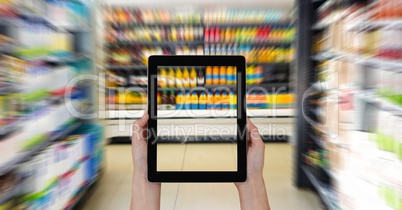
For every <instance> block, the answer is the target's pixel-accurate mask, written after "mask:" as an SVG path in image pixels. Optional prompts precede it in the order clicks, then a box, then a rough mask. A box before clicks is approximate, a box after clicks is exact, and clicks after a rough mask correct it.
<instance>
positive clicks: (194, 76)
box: [190, 67, 197, 88]
mask: <svg viewBox="0 0 402 210" xmlns="http://www.w3.org/2000/svg"><path fill="white" fill-rule="evenodd" d="M190 87H192V88H194V87H197V72H196V71H195V68H194V67H192V68H191V72H190Z"/></svg>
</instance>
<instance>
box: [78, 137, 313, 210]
mask: <svg viewBox="0 0 402 210" xmlns="http://www.w3.org/2000/svg"><path fill="white" fill-rule="evenodd" d="M130 146H131V145H122V144H118V145H108V146H107V147H106V154H105V155H106V157H105V159H106V160H105V161H106V167H105V170H104V172H103V175H102V177H101V179H100V180H99V182H98V183H97V185H96V187H95V188H94V189H93V191H92V193H91V194H90V195H89V196H87V198H86V199H87V200H86V201H85V202H84V205H83V208H82V209H84V210H99V209H102V210H108V209H129V207H130V196H131V175H132V170H133V167H132V163H131V150H130V149H131V148H130ZM228 152H230V151H228ZM187 154H192V153H189V152H188V151H187ZM292 157H293V146H291V145H289V144H284V143H283V144H282V143H271V144H269V143H268V144H266V147H265V167H264V179H265V184H266V188H267V192H268V198H269V202H270V205H271V209H309V210H314V209H320V207H321V205H320V202H319V200H318V198H317V196H316V195H315V193H314V192H312V191H310V190H302V189H297V188H296V187H294V186H293V181H292V173H293V171H292V164H293V163H292V162H293V160H292ZM188 209H192V210H204V209H208V210H214V209H216V210H218V209H219V210H226V209H228V210H240V205H239V199H238V194H237V190H236V188H235V186H234V185H233V184H196V183H194V184H188V183H186V184H178V183H169V184H162V196H161V210H188Z"/></svg>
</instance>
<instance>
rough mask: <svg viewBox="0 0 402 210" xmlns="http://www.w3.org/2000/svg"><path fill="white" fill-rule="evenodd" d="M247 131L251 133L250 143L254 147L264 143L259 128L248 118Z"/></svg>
mask: <svg viewBox="0 0 402 210" xmlns="http://www.w3.org/2000/svg"><path fill="white" fill-rule="evenodd" d="M247 130H248V132H249V135H250V143H251V144H252V145H254V144H258V143H260V142H262V139H261V135H260V132H259V131H258V128H257V127H256V126H255V125H254V124H253V123H252V122H251V120H250V119H248V118H247Z"/></svg>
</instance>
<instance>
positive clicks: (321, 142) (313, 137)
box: [309, 133, 328, 150]
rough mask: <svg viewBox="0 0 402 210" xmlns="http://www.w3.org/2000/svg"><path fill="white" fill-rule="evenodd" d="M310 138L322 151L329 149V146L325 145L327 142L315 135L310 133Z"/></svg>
mask: <svg viewBox="0 0 402 210" xmlns="http://www.w3.org/2000/svg"><path fill="white" fill-rule="evenodd" d="M309 137H310V138H311V139H312V140H313V141H314V142H315V143H316V144H317V145H318V146H319V147H321V148H322V149H326V150H327V149H328V148H327V144H326V143H325V141H323V140H321V139H320V138H319V137H317V136H316V135H315V134H313V133H309Z"/></svg>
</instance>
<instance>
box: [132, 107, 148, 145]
mask: <svg viewBox="0 0 402 210" xmlns="http://www.w3.org/2000/svg"><path fill="white" fill-rule="evenodd" d="M148 119H149V115H148V114H147V113H144V116H142V118H140V119H138V120H136V121H135V122H134V123H133V130H132V135H131V138H132V139H133V140H140V139H143V138H145V137H146V135H144V134H145V133H146V132H144V131H146V130H145V129H144V128H145V127H146V125H147V123H148Z"/></svg>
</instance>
